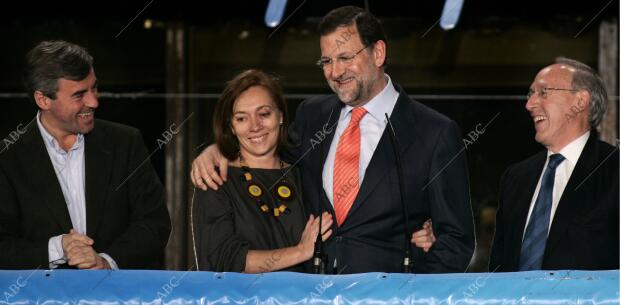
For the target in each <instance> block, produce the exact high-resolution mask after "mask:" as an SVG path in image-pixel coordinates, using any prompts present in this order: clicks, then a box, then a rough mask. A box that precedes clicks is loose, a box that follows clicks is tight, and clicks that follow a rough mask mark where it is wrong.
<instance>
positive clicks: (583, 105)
mask: <svg viewBox="0 0 620 305" xmlns="http://www.w3.org/2000/svg"><path fill="white" fill-rule="evenodd" d="M591 102H592V96H591V95H590V92H588V90H579V91H578V92H577V107H579V109H580V110H581V111H583V110H586V109H589V108H590V103H591Z"/></svg>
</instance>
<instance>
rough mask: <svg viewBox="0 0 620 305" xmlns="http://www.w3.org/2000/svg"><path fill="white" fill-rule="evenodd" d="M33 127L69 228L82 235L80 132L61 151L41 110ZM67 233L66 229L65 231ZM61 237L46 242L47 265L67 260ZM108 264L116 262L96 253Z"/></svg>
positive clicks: (82, 181) (82, 183)
mask: <svg viewBox="0 0 620 305" xmlns="http://www.w3.org/2000/svg"><path fill="white" fill-rule="evenodd" d="M37 126H38V127H39V131H40V132H41V136H42V137H43V143H45V148H46V149H47V154H48V155H49V156H50V160H51V161H52V165H53V166H54V171H55V172H56V178H58V183H59V184H60V188H61V189H62V194H63V196H64V198H65V202H66V204H67V210H68V211H69V217H70V218H71V224H72V226H73V229H74V230H75V231H76V232H77V233H79V234H86V195H85V165H84V146H85V143H84V135H82V134H78V135H77V139H76V141H75V143H73V146H72V147H71V148H70V149H69V150H68V151H65V150H64V149H63V148H61V147H60V145H59V144H58V141H57V140H56V139H55V138H54V137H53V136H52V135H51V134H50V133H49V132H48V131H47V130H46V129H45V127H43V124H42V123H41V112H38V113H37ZM67 233H68V232H67ZM62 236H63V235H58V236H54V237H51V238H50V239H49V241H48V258H49V262H50V268H55V267H57V266H58V265H61V264H64V263H66V262H67V258H66V256H65V254H64V251H63V249H62ZM99 255H100V256H101V257H103V258H104V259H105V260H106V261H108V264H110V266H111V267H112V268H114V269H118V267H117V265H116V262H114V260H113V259H112V258H111V257H110V256H109V255H107V254H105V253H100V254H99Z"/></svg>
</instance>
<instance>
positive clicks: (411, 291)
mask: <svg viewBox="0 0 620 305" xmlns="http://www.w3.org/2000/svg"><path fill="white" fill-rule="evenodd" d="M618 275H619V271H618V270H611V271H555V272H548V271H547V272H545V271H535V272H519V273H466V274H441V275H421V274H418V275H408V274H394V273H365V274H355V275H312V274H299V273H290V272H275V273H265V274H257V275H249V274H239V273H213V272H195V271H134V270H119V271H77V270H54V271H49V270H24V271H0V289H2V290H0V291H2V296H1V297H0V304H120V303H123V304H208V305H216V304H239V305H241V304H243V305H253V304H268V305H289V304H290V305H302V304H322V305H324V304H334V305H346V304H351V305H358V304H375V305H377V304H412V305H413V304H429V305H441V304H447V305H451V304H477V305H482V304H485V305H486V304H513V305H515V304H524V305H525V304H546V305H556V304H605V305H607V304H620V292H619V289H620V288H619V286H620V282H619V277H618Z"/></svg>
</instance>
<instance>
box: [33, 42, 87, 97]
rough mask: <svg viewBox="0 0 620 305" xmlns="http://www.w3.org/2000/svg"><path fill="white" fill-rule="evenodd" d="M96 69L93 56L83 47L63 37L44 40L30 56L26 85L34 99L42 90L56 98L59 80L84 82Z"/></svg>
mask: <svg viewBox="0 0 620 305" xmlns="http://www.w3.org/2000/svg"><path fill="white" fill-rule="evenodd" d="M92 68H93V57H92V56H91V55H90V54H88V52H87V51H86V49H84V48H83V47H81V46H78V45H76V44H73V43H70V42H66V41H62V40H51V41H42V42H41V43H39V44H38V45H37V46H36V47H34V48H33V49H32V50H30V52H28V54H27V55H26V68H25V71H24V83H25V87H26V90H27V92H28V95H29V96H30V98H32V97H33V93H34V92H35V91H41V92H43V94H44V95H45V96H47V97H49V98H51V99H56V92H57V91H58V80H59V79H61V78H65V79H68V80H72V81H80V80H83V79H85V78H86V77H87V76H88V74H89V73H90V70H91V69H92Z"/></svg>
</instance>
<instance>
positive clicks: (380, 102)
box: [323, 74, 399, 205]
mask: <svg viewBox="0 0 620 305" xmlns="http://www.w3.org/2000/svg"><path fill="white" fill-rule="evenodd" d="M385 77H387V79H388V81H387V84H386V86H385V88H383V90H381V92H379V94H377V96H375V97H373V98H372V99H371V100H370V101H368V103H366V105H364V106H362V107H363V108H364V109H366V111H367V112H368V113H366V115H364V117H363V118H362V120H361V121H360V137H361V139H360V164H359V185H360V186H361V185H362V182H363V181H364V174H365V173H366V168H367V167H368V164H369V163H370V159H371V158H372V155H373V153H374V152H375V149H376V148H377V144H379V140H380V139H381V136H382V135H383V131H384V130H385V126H386V125H387V120H386V119H385V114H386V113H387V114H388V116H391V115H392V110H394V106H395V105H396V101H397V100H398V94H399V93H398V91H396V89H395V88H394V85H393V84H392V80H391V79H390V77H389V76H388V75H387V74H385ZM352 110H353V107H351V106H348V105H347V106H345V107H343V108H342V110H341V111H340V117H339V118H338V127H337V128H336V131H335V133H334V139H333V140H332V143H331V146H330V147H329V153H328V154H327V159H325V164H324V166H323V189H324V190H325V193H326V194H327V198H328V199H329V201H330V202H331V203H332V205H333V202H334V200H333V199H334V191H333V190H334V159H335V158H336V150H337V149H338V142H339V140H340V136H341V135H342V133H343V132H344V131H345V129H346V128H347V126H348V125H349V121H351V111H352Z"/></svg>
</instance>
